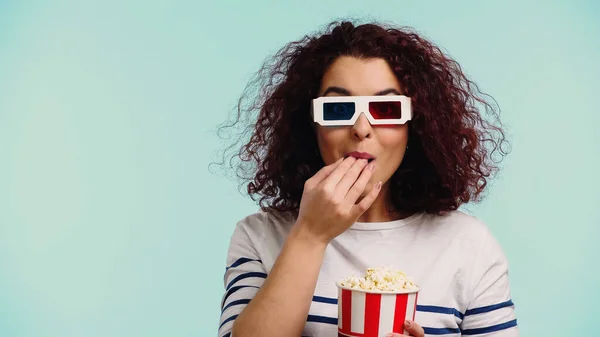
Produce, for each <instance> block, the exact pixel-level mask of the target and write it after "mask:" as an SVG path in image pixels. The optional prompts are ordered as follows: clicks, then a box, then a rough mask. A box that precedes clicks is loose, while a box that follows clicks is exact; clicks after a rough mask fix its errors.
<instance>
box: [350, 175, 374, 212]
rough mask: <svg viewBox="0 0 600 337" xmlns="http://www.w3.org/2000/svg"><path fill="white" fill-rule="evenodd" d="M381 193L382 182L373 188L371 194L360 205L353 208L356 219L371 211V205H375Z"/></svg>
mask: <svg viewBox="0 0 600 337" xmlns="http://www.w3.org/2000/svg"><path fill="white" fill-rule="evenodd" d="M379 191H381V181H380V182H378V183H377V184H375V186H373V187H372V188H371V191H370V192H369V194H367V195H366V196H365V197H364V198H363V199H362V200H361V201H360V202H359V203H358V204H356V205H354V206H352V213H353V216H354V217H355V218H358V217H359V216H361V215H362V214H363V213H364V212H366V211H367V210H368V209H369V207H371V205H373V202H374V201H375V199H377V196H378V195H379Z"/></svg>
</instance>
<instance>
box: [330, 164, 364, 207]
mask: <svg viewBox="0 0 600 337" xmlns="http://www.w3.org/2000/svg"><path fill="white" fill-rule="evenodd" d="M367 164H368V161H367V160H366V159H359V160H357V161H355V162H354V164H352V166H351V167H350V169H348V172H346V174H345V175H344V176H343V177H342V180H340V182H339V183H338V184H337V186H336V188H335V194H336V197H338V198H340V199H342V200H343V199H345V197H346V194H348V191H349V190H350V188H351V187H352V185H354V183H355V182H356V180H357V179H358V177H359V175H360V173H361V172H362V171H363V169H364V168H365V166H367Z"/></svg>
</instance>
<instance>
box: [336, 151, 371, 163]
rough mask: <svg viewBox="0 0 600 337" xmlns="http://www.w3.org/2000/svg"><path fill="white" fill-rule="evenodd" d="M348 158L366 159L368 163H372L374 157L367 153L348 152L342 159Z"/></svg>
mask: <svg viewBox="0 0 600 337" xmlns="http://www.w3.org/2000/svg"><path fill="white" fill-rule="evenodd" d="M348 157H354V158H356V159H366V160H367V161H368V162H369V163H370V162H372V161H373V160H375V157H374V156H373V155H372V154H370V153H367V152H357V151H354V152H350V153H346V154H345V155H344V159H346V158H348Z"/></svg>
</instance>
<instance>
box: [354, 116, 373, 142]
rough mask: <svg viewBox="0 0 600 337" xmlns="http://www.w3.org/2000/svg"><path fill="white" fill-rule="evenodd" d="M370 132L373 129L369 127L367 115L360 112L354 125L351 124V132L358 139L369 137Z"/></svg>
mask: <svg viewBox="0 0 600 337" xmlns="http://www.w3.org/2000/svg"><path fill="white" fill-rule="evenodd" d="M372 132H373V129H372V128H371V123H369V120H368V119H367V116H365V114H364V113H361V114H360V115H359V116H358V119H357V120H356V122H355V123H354V125H353V126H352V133H353V135H354V137H356V138H357V139H359V140H362V139H365V138H371V133H372Z"/></svg>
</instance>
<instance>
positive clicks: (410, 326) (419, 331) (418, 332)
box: [404, 320, 425, 337]
mask: <svg viewBox="0 0 600 337" xmlns="http://www.w3.org/2000/svg"><path fill="white" fill-rule="evenodd" d="M404 329H405V330H406V332H408V333H409V334H410V335H411V336H415V337H423V336H425V330H423V328H421V326H420V325H419V324H417V323H415V322H413V321H410V320H406V322H404Z"/></svg>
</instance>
